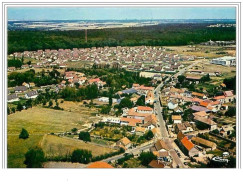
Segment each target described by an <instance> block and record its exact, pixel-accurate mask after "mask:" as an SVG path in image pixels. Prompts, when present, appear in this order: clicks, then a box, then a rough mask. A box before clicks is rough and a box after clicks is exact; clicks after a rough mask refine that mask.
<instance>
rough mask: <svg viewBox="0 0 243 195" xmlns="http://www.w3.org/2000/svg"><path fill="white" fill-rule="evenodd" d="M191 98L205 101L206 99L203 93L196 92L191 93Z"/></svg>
mask: <svg viewBox="0 0 243 195" xmlns="http://www.w3.org/2000/svg"><path fill="white" fill-rule="evenodd" d="M192 96H193V97H198V98H202V99H206V98H207V96H206V95H204V94H203V93H198V92H192Z"/></svg>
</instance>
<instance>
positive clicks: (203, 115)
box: [193, 111, 208, 118]
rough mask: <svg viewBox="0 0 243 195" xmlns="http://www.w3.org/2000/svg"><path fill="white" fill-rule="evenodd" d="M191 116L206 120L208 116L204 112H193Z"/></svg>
mask: <svg viewBox="0 0 243 195" xmlns="http://www.w3.org/2000/svg"><path fill="white" fill-rule="evenodd" d="M193 115H194V116H199V117H205V118H208V114H207V113H206V112H205V111H200V112H195V113H193Z"/></svg>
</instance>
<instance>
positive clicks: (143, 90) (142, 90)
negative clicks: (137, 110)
mask: <svg viewBox="0 0 243 195" xmlns="http://www.w3.org/2000/svg"><path fill="white" fill-rule="evenodd" d="M149 91H152V92H153V91H154V87H147V86H144V85H141V86H139V87H138V88H137V93H138V94H139V95H147V93H148V92H149Z"/></svg>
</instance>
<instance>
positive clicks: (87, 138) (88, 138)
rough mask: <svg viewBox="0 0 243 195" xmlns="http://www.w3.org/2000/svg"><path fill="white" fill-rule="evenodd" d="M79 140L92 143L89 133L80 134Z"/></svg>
mask: <svg viewBox="0 0 243 195" xmlns="http://www.w3.org/2000/svg"><path fill="white" fill-rule="evenodd" d="M79 139H81V140H83V141H87V142H91V138H90V134H89V132H80V133H79Z"/></svg>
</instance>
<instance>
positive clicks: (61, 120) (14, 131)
mask: <svg viewBox="0 0 243 195" xmlns="http://www.w3.org/2000/svg"><path fill="white" fill-rule="evenodd" d="M68 105H69V107H68ZM74 105H76V104H75V103H74V104H72V103H70V102H66V103H65V102H64V103H63V106H64V107H65V109H66V110H65V109H64V111H60V110H54V109H48V108H42V107H33V108H30V109H28V110H23V111H21V112H16V113H14V114H11V115H9V116H8V167H25V165H24V164H23V161H24V154H25V153H26V152H27V151H28V149H29V148H32V147H35V146H40V142H41V141H42V138H43V136H44V135H45V134H47V133H52V132H53V133H56V132H65V131H70V130H71V129H72V128H77V129H81V128H84V127H85V126H82V125H83V124H86V123H89V122H92V121H93V120H94V118H92V117H90V114H89V113H90V111H88V110H89V109H88V108H82V110H83V112H82V113H79V112H78V111H77V110H76V112H70V109H74V108H75V106H74ZM76 107H77V105H76ZM68 109H69V110H68ZM22 128H25V129H26V130H27V131H28V132H29V134H30V136H29V138H28V139H26V140H22V139H19V138H18V136H19V133H20V131H21V129H22ZM80 147H81V146H79V148H80ZM97 154H99V153H97Z"/></svg>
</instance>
